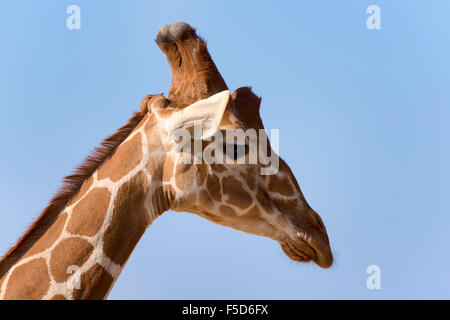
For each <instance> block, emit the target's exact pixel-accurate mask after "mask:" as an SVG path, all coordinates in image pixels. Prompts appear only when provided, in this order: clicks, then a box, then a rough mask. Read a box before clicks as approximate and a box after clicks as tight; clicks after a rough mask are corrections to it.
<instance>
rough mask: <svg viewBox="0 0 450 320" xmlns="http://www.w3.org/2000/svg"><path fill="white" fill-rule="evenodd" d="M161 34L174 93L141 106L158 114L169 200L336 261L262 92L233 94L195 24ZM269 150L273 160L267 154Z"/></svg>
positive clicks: (154, 124) (297, 251) (168, 204)
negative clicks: (266, 114) (267, 116)
mask: <svg viewBox="0 0 450 320" xmlns="http://www.w3.org/2000/svg"><path fill="white" fill-rule="evenodd" d="M156 42H157V44H158V45H159V47H160V48H161V50H162V51H163V52H164V53H165V54H166V57H167V60H168V61H169V64H170V66H171V68H172V86H171V89H170V91H169V95H168V98H167V99H166V98H165V97H164V96H162V95H157V96H148V97H146V98H145V99H144V100H143V103H142V104H141V109H142V111H145V112H147V113H148V114H149V117H151V119H152V121H151V125H148V126H147V127H148V130H149V131H151V133H148V135H150V136H153V137H157V138H154V139H151V140H152V142H151V143H155V142H154V141H159V142H158V143H159V144H160V146H159V149H160V151H161V152H160V154H163V156H161V157H162V158H163V159H162V162H163V163H164V165H163V166H162V169H161V170H160V171H161V172H160V174H161V181H162V187H161V190H162V191H163V192H162V193H161V194H162V195H163V200H160V201H162V202H163V203H164V204H165V208H167V209H171V210H174V211H185V212H190V213H195V214H198V215H200V216H202V217H204V218H206V219H208V220H210V221H213V222H215V223H218V224H221V225H224V226H228V227H232V228H235V229H238V230H241V231H244V232H248V233H252V234H256V235H262V236H266V237H269V238H271V239H274V240H276V241H278V242H279V243H280V244H281V247H282V249H283V251H284V252H285V253H286V254H287V256H288V257H290V258H291V259H293V260H296V261H302V262H307V261H314V262H316V263H317V264H318V265H319V266H321V267H325V268H326V267H329V266H330V265H331V264H332V261H333V256H332V253H331V249H330V245H329V239H328V235H327V232H326V229H325V225H324V223H323V222H322V219H321V218H320V216H319V215H318V214H317V213H316V212H315V211H314V210H313V209H312V208H311V207H310V206H309V205H308V203H307V202H306V200H305V198H304V196H303V194H302V192H301V190H300V187H299V185H298V183H297V180H296V178H295V176H294V175H293V173H292V172H291V170H290V168H289V166H288V165H287V164H286V163H285V162H284V161H283V160H282V159H281V158H279V157H278V155H277V154H276V152H275V151H274V150H272V148H271V147H270V142H269V140H268V138H267V136H265V135H264V126H263V123H262V120H261V118H260V115H259V107H260V103H261V99H260V98H258V97H257V96H256V95H255V94H254V93H253V92H252V91H251V89H250V88H248V87H243V88H240V89H237V90H236V91H235V92H234V93H233V94H232V95H231V94H230V92H229V91H228V89H227V86H226V84H225V82H224V81H223V79H222V77H221V75H220V73H219V72H218V71H217V68H216V66H215V65H214V63H213V61H212V59H211V57H210V55H209V53H208V51H207V49H206V44H205V42H204V41H203V40H202V39H201V38H199V37H198V36H197V35H196V32H195V30H194V29H193V28H192V27H190V26H189V25H188V24H185V23H175V24H173V25H171V26H163V27H161V28H160V30H159V31H158V34H157V39H156ZM196 129H198V130H196ZM146 130H147V129H146ZM230 132H231V134H230V136H228V137H231V136H233V134H236V133H242V132H244V133H247V136H245V137H244V139H242V140H239V141H236V140H235V139H231V140H230V139H229V138H228V139H227V134H229V133H230ZM249 133H256V134H255V135H249ZM186 134H187V135H186ZM186 137H187V138H186ZM220 138H222V139H223V140H220ZM264 146H267V147H266V149H267V150H263V149H265V148H264ZM221 151H222V152H221ZM262 151H264V152H262ZM261 152H262V153H263V154H264V153H265V154H266V155H269V156H270V159H272V160H273V162H267V161H262V159H261V157H260V155H261ZM266 152H267V153H266ZM255 154H256V160H255V157H254V156H255ZM210 156H213V159H211V158H208V159H206V157H210ZM252 157H253V158H252ZM266 160H267V159H266ZM274 164H275V166H274Z"/></svg>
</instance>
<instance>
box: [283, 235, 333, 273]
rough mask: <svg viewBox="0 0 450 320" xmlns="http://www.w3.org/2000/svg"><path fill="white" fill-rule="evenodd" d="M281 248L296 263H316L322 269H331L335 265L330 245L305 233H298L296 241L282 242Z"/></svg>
mask: <svg viewBox="0 0 450 320" xmlns="http://www.w3.org/2000/svg"><path fill="white" fill-rule="evenodd" d="M281 248H282V249H283V251H284V253H285V254H286V255H287V256H288V257H289V258H291V259H292V260H294V261H299V262H309V261H314V262H315V263H316V264H317V265H318V266H319V267H322V268H329V267H330V266H331V264H332V263H333V254H332V253H331V249H330V247H329V245H326V244H325V243H323V241H321V240H319V239H315V238H314V237H311V236H310V235H307V234H305V233H303V232H297V237H296V239H295V240H292V239H291V238H287V239H286V240H284V241H282V242H281Z"/></svg>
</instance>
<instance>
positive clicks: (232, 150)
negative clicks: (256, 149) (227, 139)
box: [223, 143, 249, 160]
mask: <svg viewBox="0 0 450 320" xmlns="http://www.w3.org/2000/svg"><path fill="white" fill-rule="evenodd" d="M223 148H224V150H223V153H224V154H226V155H227V156H228V157H229V158H231V159H233V160H237V159H239V158H241V157H243V156H245V155H246V154H248V150H249V147H248V145H247V144H238V143H234V144H226V145H224V146H223Z"/></svg>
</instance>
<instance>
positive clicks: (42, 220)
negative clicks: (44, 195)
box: [0, 112, 145, 278]
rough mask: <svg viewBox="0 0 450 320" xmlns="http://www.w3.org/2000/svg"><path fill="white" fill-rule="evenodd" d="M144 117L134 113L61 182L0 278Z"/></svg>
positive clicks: (4, 261)
mask: <svg viewBox="0 0 450 320" xmlns="http://www.w3.org/2000/svg"><path fill="white" fill-rule="evenodd" d="M144 116H145V113H142V112H135V113H134V115H133V116H132V117H131V118H130V119H129V120H128V122H127V123H126V124H125V125H124V126H122V127H121V128H119V129H118V130H117V131H116V133H114V134H113V135H111V136H109V137H108V138H106V139H105V140H103V141H102V142H101V144H100V147H97V148H95V149H94V150H93V151H92V152H91V154H90V155H88V156H87V157H86V158H85V159H84V161H83V162H82V163H81V164H80V165H79V166H78V167H77V168H75V170H74V171H73V173H72V174H71V175H68V176H66V177H64V178H63V183H62V186H61V187H60V188H59V190H58V191H57V192H56V194H55V195H54V196H53V197H52V199H51V200H50V202H49V204H48V205H47V207H46V208H45V209H44V210H43V211H42V213H41V214H40V216H39V217H38V218H37V219H36V220H35V221H34V222H33V224H32V225H31V226H30V227H29V228H28V230H27V231H26V232H25V233H24V234H23V236H22V237H21V238H20V239H19V240H18V241H17V243H16V244H15V245H14V246H13V247H12V248H11V249H10V250H9V251H8V252H7V253H6V254H5V255H4V256H3V257H2V258H1V259H0V278H2V277H3V276H4V275H5V273H6V272H7V271H8V270H9V269H10V268H11V267H12V266H13V265H14V264H15V263H16V262H17V261H18V260H19V259H20V258H21V257H22V256H23V255H24V254H25V253H26V252H27V251H28V250H29V249H30V248H31V246H32V245H33V244H34V243H35V242H36V241H37V240H38V239H39V238H41V237H42V235H43V234H44V233H45V232H47V230H48V229H49V227H50V226H51V225H52V224H53V223H54V222H55V220H56V218H57V217H58V216H59V214H60V213H61V211H62V210H63V209H64V208H65V207H66V205H67V204H68V203H69V201H70V200H71V199H72V198H73V197H74V196H75V195H76V194H77V193H78V192H79V190H80V188H81V186H82V185H83V183H84V181H86V180H87V179H88V178H89V177H90V176H91V175H92V174H93V173H94V172H95V170H97V168H98V167H99V166H100V165H101V164H102V163H103V162H104V161H105V160H106V159H107V158H108V157H109V156H110V155H111V154H112V153H113V152H114V150H116V148H117V147H118V146H119V145H120V144H121V143H122V142H123V141H124V140H125V139H126V138H127V137H128V135H129V134H130V133H131V132H132V131H133V129H134V128H136V126H137V125H138V124H139V122H140V121H141V120H142V119H143V117H144Z"/></svg>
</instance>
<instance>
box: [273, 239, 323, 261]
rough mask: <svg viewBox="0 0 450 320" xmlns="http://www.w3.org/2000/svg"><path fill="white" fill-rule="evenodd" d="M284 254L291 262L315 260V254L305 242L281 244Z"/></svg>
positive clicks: (289, 241)
mask: <svg viewBox="0 0 450 320" xmlns="http://www.w3.org/2000/svg"><path fill="white" fill-rule="evenodd" d="M281 248H282V249H283V251H284V253H286V255H287V256H288V257H289V258H291V259H292V260H295V261H299V262H308V261H311V260H315V259H316V253H315V251H314V249H312V248H311V247H310V246H309V245H308V244H307V243H306V242H305V241H303V240H301V239H299V241H295V243H294V242H293V241H291V240H287V241H285V242H283V243H282V244H281Z"/></svg>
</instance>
